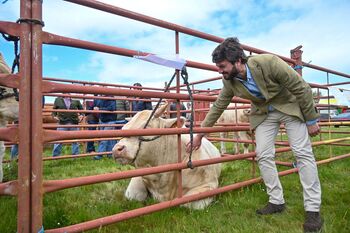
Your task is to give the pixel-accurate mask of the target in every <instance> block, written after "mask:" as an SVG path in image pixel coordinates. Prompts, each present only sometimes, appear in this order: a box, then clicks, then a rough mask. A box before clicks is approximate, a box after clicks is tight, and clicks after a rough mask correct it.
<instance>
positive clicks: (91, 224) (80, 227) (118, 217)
mask: <svg viewBox="0 0 350 233" xmlns="http://www.w3.org/2000/svg"><path fill="white" fill-rule="evenodd" d="M348 157H350V154H345V155H341V156H337V157H333V158H331V159H325V160H322V161H319V162H317V164H318V165H321V164H325V163H329V162H332V161H336V160H339V159H344V158H348ZM296 172H298V169H297V168H292V169H289V170H286V171H282V172H279V173H278V175H279V176H286V175H289V174H293V173H296ZM261 181H262V178H261V177H258V178H254V179H250V180H246V181H242V182H238V183H235V184H231V185H227V186H224V187H220V188H217V189H214V190H210V191H206V192H202V193H198V194H194V195H189V196H185V197H182V198H176V199H173V200H170V201H165V202H161V203H157V204H154V205H150V206H146V207H142V208H138V209H134V210H130V211H127V212H123V213H119V214H115V215H111V216H108V217H102V218H99V219H95V220H91V221H87V222H83V223H78V224H75V225H71V226H67V227H62V228H57V229H49V230H46V232H47V233H58V232H82V231H87V230H91V229H94V228H99V227H102V226H106V225H110V224H113V223H117V222H121V221H123V220H126V219H130V218H135V217H138V216H141V215H145V214H151V213H154V212H156V211H160V210H163V209H167V208H170V207H174V206H178V205H181V204H186V203H188V202H191V201H196V200H200V199H203V198H207V197H212V196H215V195H218V194H221V193H224V192H228V191H232V190H236V189H239V188H242V187H246V186H249V185H252V184H256V183H259V182H261Z"/></svg>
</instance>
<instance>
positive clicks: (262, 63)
mask: <svg viewBox="0 0 350 233" xmlns="http://www.w3.org/2000/svg"><path fill="white" fill-rule="evenodd" d="M212 59H213V62H214V63H215V64H216V66H217V67H218V71H219V73H220V74H222V75H223V80H222V81H223V88H222V90H221V92H220V94H219V96H218V98H217V100H216V101H215V102H214V104H213V106H212V107H211V108H210V111H209V113H208V114H207V116H206V118H205V119H204V121H203V123H202V127H210V126H213V125H214V124H215V122H216V121H217V119H218V118H219V117H220V115H221V114H222V112H223V111H224V110H225V109H226V107H227V106H228V105H229V104H230V102H231V100H232V97H233V96H239V97H241V98H245V99H249V100H251V105H252V109H251V116H250V126H251V128H252V129H253V130H255V138H256V157H257V160H258V164H259V168H260V171H261V175H262V178H263V180H264V183H265V185H266V189H267V194H268V195H269V202H268V203H267V205H266V206H265V207H263V208H261V209H259V210H257V211H256V213H257V214H259V215H266V214H274V213H280V212H282V211H284V209H285V201H284V198H283V189H282V186H281V183H280V180H279V177H278V173H277V168H276V165H275V161H274V157H275V145H274V142H275V137H276V135H277V133H278V130H279V127H280V124H281V123H283V124H284V125H285V128H286V130H287V134H288V138H289V143H290V145H291V147H292V150H293V153H294V155H295V157H296V160H297V167H298V169H299V176H300V181H301V184H302V187H303V195H304V209H305V211H306V219H305V223H304V231H305V232H314V231H318V230H320V229H321V228H322V219H321V216H320V206H321V186H320V181H319V178H318V171H317V165H316V162H315V158H314V155H313V152H312V147H311V142H310V138H309V135H310V136H315V135H317V134H318V133H319V130H320V129H319V126H318V124H317V120H318V118H319V114H318V113H317V110H316V108H315V105H314V101H313V97H312V90H311V88H310V86H309V85H308V84H307V83H306V82H305V81H304V80H303V79H302V78H301V77H300V76H299V75H298V74H297V72H295V71H294V70H293V69H292V68H291V67H290V66H289V65H288V64H287V63H285V62H284V61H282V60H281V59H280V58H278V57H277V56H274V55H269V54H262V55H255V56H250V57H246V55H245V54H244V51H243V49H242V47H241V45H240V43H239V41H238V39H237V38H227V39H226V40H225V41H223V42H222V43H221V44H220V45H218V46H217V47H216V49H215V50H214V51H213V53H212ZM203 136H204V134H197V135H196V136H195V137H194V140H193V146H192V148H193V149H194V150H197V149H198V148H199V147H200V145H201V140H202V138H203ZM190 150H191V145H190V143H188V144H187V152H190Z"/></svg>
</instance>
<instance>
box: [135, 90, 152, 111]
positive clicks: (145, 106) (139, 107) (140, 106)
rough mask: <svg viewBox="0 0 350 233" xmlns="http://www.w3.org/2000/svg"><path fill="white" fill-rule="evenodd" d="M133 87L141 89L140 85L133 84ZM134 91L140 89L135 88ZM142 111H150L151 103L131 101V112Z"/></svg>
mask: <svg viewBox="0 0 350 233" xmlns="http://www.w3.org/2000/svg"><path fill="white" fill-rule="evenodd" d="M133 86H135V87H142V85H141V83H134V85H133ZM135 90H142V89H141V88H135ZM143 110H152V103H151V102H150V101H143V100H133V101H132V111H136V112H140V111H143Z"/></svg>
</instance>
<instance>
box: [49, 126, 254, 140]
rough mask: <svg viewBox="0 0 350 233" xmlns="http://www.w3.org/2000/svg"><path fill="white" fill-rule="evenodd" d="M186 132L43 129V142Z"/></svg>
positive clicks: (185, 131) (203, 130)
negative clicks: (92, 131)
mask: <svg viewBox="0 0 350 233" xmlns="http://www.w3.org/2000/svg"><path fill="white" fill-rule="evenodd" d="M249 130H250V129H249V127H247V126H231V127H203V128H195V129H194V133H213V132H223V131H225V132H227V131H249ZM179 133H181V134H188V133H189V129H187V128H167V129H129V130H96V132H94V133H93V134H92V133H91V130H80V131H56V130H44V142H50V141H57V140H63V139H81V138H95V137H96V136H97V137H130V136H151V135H170V134H179Z"/></svg>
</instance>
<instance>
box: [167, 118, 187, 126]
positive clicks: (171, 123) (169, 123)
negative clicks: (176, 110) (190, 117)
mask: <svg viewBox="0 0 350 233" xmlns="http://www.w3.org/2000/svg"><path fill="white" fill-rule="evenodd" d="M164 121H165V124H164V126H165V128H176V127H177V118H171V119H164ZM179 121H180V128H181V127H182V126H183V125H184V124H185V121H186V118H184V117H180V120H179Z"/></svg>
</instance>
